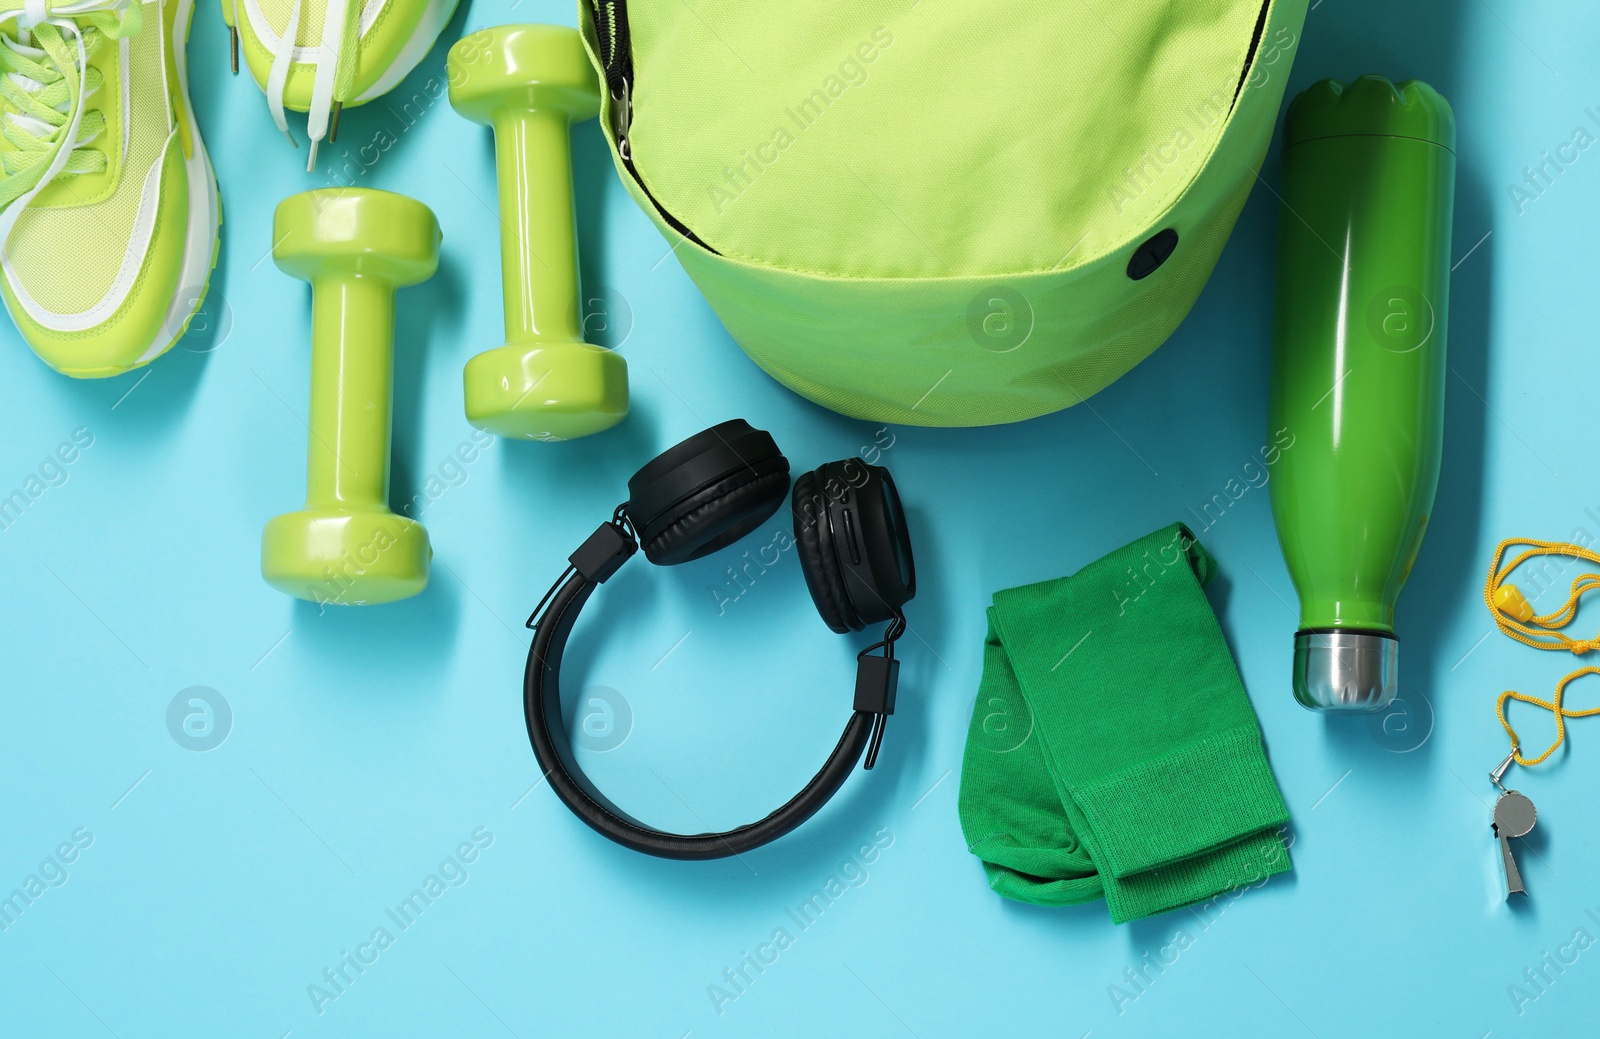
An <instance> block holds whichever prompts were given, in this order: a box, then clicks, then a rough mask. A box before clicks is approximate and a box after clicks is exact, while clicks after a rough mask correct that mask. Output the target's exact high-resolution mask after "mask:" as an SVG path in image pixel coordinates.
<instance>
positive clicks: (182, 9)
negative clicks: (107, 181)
mask: <svg viewBox="0 0 1600 1039" xmlns="http://www.w3.org/2000/svg"><path fill="white" fill-rule="evenodd" d="M193 20H194V0H178V16H177V17H176V18H174V19H173V20H172V41H171V42H172V54H173V58H174V60H175V61H176V62H177V66H178V90H179V92H180V93H181V94H182V95H183V110H184V112H185V113H186V114H187V115H188V119H189V139H190V141H191V142H192V143H193V146H192V147H191V148H190V154H189V157H188V158H187V159H185V160H184V169H185V172H186V173H187V174H188V177H189V236H188V239H187V241H186V242H185V244H184V250H183V268H182V269H181V270H180V272H179V274H178V292H177V294H176V295H174V296H173V298H172V305H171V307H169V308H168V310H167V316H166V318H165V319H163V321H162V322H161V329H162V331H161V333H160V334H159V335H158V336H157V338H156V341H155V342H154V343H153V344H151V346H150V349H148V350H146V351H145V352H144V354H143V355H141V356H140V358H139V359H138V360H137V361H136V362H134V367H138V366H140V365H145V364H149V363H150V362H151V361H153V360H155V359H156V358H157V357H160V356H161V355H162V354H164V353H166V352H167V351H168V350H170V349H172V348H173V347H174V346H175V345H177V342H178V340H180V339H182V338H183V337H184V335H185V334H187V332H188V331H189V322H191V321H193V320H194V316H195V314H197V313H199V312H200V307H201V306H202V305H203V304H204V303H205V299H206V294H207V293H208V292H209V291H210V288H211V272H212V271H214V270H215V269H216V266H217V255H218V252H219V250H220V248H221V244H222V240H221V234H220V232H221V230H222V198H221V195H220V193H219V192H218V191H217V175H216V172H215V171H214V170H213V169H212V168H211V156H210V155H208V154H207V153H206V146H205V141H203V140H202V139H201V137H200V122H199V120H198V119H196V118H195V111H194V105H193V103H192V102H191V101H190V99H189V29H190V25H191V23H192V22H193ZM196 188H202V189H203V190H196ZM197 289H198V291H196V290H197Z"/></svg>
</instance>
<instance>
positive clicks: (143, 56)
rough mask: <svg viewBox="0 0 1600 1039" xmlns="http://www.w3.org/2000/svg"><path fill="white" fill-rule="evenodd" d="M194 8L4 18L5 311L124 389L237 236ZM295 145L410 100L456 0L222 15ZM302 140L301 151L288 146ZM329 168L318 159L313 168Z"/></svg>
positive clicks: (349, 0) (341, 1)
mask: <svg viewBox="0 0 1600 1039" xmlns="http://www.w3.org/2000/svg"><path fill="white" fill-rule="evenodd" d="M194 2H195V0H0V269H3V274H4V277H3V278H0V296H3V298H4V300H5V305H6V309H7V310H9V311H10V313H11V317H12V320H13V321H14V322H15V323H16V325H17V329H18V330H19V331H20V332H21V333H22V337H23V339H24V340H26V341H27V343H28V345H29V346H31V347H32V348H33V350H34V352H35V353H37V354H38V355H39V356H40V357H41V358H43V359H44V360H45V362H46V363H48V364H49V365H50V366H51V367H53V368H55V369H56V370H58V371H61V372H64V373H66V374H68V375H73V376H78V377H81V378H96V377H102V376H110V375H118V374H120V373H122V372H126V371H128V370H129V369H132V368H137V367H139V366H140V365H143V364H147V363H148V362H150V361H152V360H154V359H155V358H157V357H159V356H160V355H161V354H163V353H165V352H166V351H167V350H168V349H170V348H171V347H172V346H173V344H175V343H176V342H177V341H178V339H180V338H181V337H182V336H183V334H184V331H185V330H186V329H187V327H188V325H189V322H190V320H191V319H192V318H193V317H194V315H195V313H196V312H197V311H198V310H199V309H200V306H201V304H202V303H203V302H204V299H205V294H206V289H207V287H208V283H209V281H210V277H211V270H212V268H213V267H214V266H215V263H216V255H217V231H218V228H219V226H220V225H221V222H222V210H221V203H220V200H219V198H218V194H217V181H216V175H215V174H214V172H213V171H212V168H211V162H210V159H209V158H208V157H207V155H206V150H205V145H204V143H203V142H202V141H201V139H200V132H199V128H198V127H197V126H196V125H195V120H194V110H193V107H192V106H191V105H190V102H189V83H188V62H187V58H186V53H185V52H186V48H187V44H188V37H189V23H190V20H191V18H192V16H193V14H194ZM222 7H223V20H224V21H225V22H226V23H227V25H228V27H229V29H230V33H231V35H232V42H233V46H234V48H235V50H234V55H235V58H234V60H235V71H237V55H238V51H239V49H240V47H241V45H242V50H243V52H244V56H245V58H246V61H247V63H248V65H249V68H250V70H251V72H252V73H253V74H254V76H255V78H256V80H257V82H258V83H260V84H261V86H262V89H263V90H264V91H265V92H266V94H267V99H268V102H269V105H270V107H271V109H272V114H273V119H274V121H275V122H276V123H277V124H278V126H279V127H280V128H283V129H284V130H285V132H287V120H286V117H285V115H284V111H285V109H296V110H299V111H309V112H310V113H311V114H310V118H309V120H308V131H309V135H310V137H311V139H312V142H313V154H314V146H315V142H316V141H318V140H320V139H321V138H322V137H323V136H324V135H325V134H326V133H327V132H328V129H329V123H330V116H333V117H336V114H337V111H338V109H339V108H340V107H342V106H343V105H355V104H360V103H361V102H363V101H367V100H370V99H371V98H373V97H376V96H378V95H379V94H382V93H383V92H384V91H386V90H388V89H390V88H391V87H393V86H394V85H395V84H397V83H398V82H399V81H400V80H401V79H402V78H404V76H405V74H406V73H407V72H409V71H411V69H412V68H413V67H414V66H415V65H416V64H417V63H418V62H419V61H421V60H422V58H423V56H424V55H425V54H426V53H427V52H428V50H429V48H430V47H431V46H432V45H433V42H434V39H435V38H436V37H437V36H438V34H439V31H440V30H441V29H443V27H444V25H445V23H446V22H447V21H448V20H449V18H450V14H451V12H452V11H453V10H454V8H455V0H222ZM290 136H291V139H292V138H293V135H292V134H291V135H290ZM313 163H314V159H313Z"/></svg>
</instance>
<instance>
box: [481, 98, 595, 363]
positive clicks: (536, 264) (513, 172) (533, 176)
mask: <svg viewBox="0 0 1600 1039" xmlns="http://www.w3.org/2000/svg"><path fill="white" fill-rule="evenodd" d="M494 152H495V165H496V167H497V172H498V173H499V178H498V179H499V183H500V261H501V262H500V269H501V278H502V279H503V293H504V300H505V315H506V341H507V342H508V343H535V342H539V341H541V340H549V341H561V342H577V341H580V340H582V339H583V328H582V327H581V324H580V322H579V320H578V229H577V223H576V220H575V218H574V216H573V206H572V138H571V126H570V124H569V123H568V121H567V116H566V113H564V112H561V111H558V110H555V109H537V110H529V109H503V110H501V111H500V112H498V113H496V115H495V119H494Z"/></svg>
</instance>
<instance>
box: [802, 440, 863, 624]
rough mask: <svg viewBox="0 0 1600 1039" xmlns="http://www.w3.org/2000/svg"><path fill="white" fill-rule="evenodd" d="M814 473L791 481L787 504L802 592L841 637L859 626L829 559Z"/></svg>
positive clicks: (823, 511) (834, 561)
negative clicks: (803, 584)
mask: <svg viewBox="0 0 1600 1039" xmlns="http://www.w3.org/2000/svg"><path fill="white" fill-rule="evenodd" d="M817 472H820V470H818V471H817ZM817 472H809V473H806V474H805V475H803V476H801V477H800V478H799V479H798V480H796V481H795V482H794V497H793V499H792V500H791V502H790V507H791V509H792V510H793V512H794V541H795V545H796V546H798V548H799V552H800V570H801V572H802V573H804V574H805V578H806V589H807V590H808V591H810V592H811V601H812V602H814V603H816V605H817V613H818V614H820V615H821V617H822V623H824V624H826V625H827V626H828V627H829V628H831V629H832V630H833V631H835V632H837V633H839V634H840V635H843V634H846V633H847V632H851V631H860V630H861V625H860V624H859V623H853V622H852V621H853V614H852V612H851V610H850V598H849V596H848V594H847V593H846V592H845V587H844V575H843V574H842V573H840V571H839V561H838V560H837V559H835V558H834V557H833V545H832V543H831V538H829V537H827V536H825V528H826V527H827V526H828V508H827V505H826V504H821V505H820V507H819V503H822V501H823V499H822V497H821V496H820V494H819V493H818V491H817V487H818V481H817Z"/></svg>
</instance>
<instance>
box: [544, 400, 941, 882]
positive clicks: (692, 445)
mask: <svg viewBox="0 0 1600 1039" xmlns="http://www.w3.org/2000/svg"><path fill="white" fill-rule="evenodd" d="M855 467H859V468H855ZM788 474H789V463H788V460H787V459H785V458H784V457H783V455H782V453H781V452H779V451H778V448H777V444H776V443H774V442H773V440H772V437H771V436H770V435H769V434H767V433H766V432H764V431H762V430H758V429H754V428H752V427H751V426H750V425H749V423H747V422H744V421H743V420H734V421H732V422H724V423H722V424H720V425H717V426H713V427H712V428H710V429H708V430H705V431H703V432H701V433H698V434H696V435H695V436H693V437H690V438H689V439H688V440H685V441H684V442H683V443H681V444H678V445H677V446H676V447H673V448H671V449H670V450H668V451H666V452H664V453H663V454H661V455H660V456H658V457H657V458H655V459H654V460H652V461H651V462H649V463H648V464H646V465H645V466H643V467H642V468H640V469H639V471H638V472H636V473H635V474H634V475H633V478H632V479H630V480H629V481H628V490H629V500H628V501H627V502H625V503H623V504H622V505H619V506H618V507H617V509H616V511H615V512H614V513H613V514H612V517H611V519H610V520H609V521H607V522H605V523H602V524H601V525H600V526H599V527H598V528H597V529H596V530H595V532H594V533H593V534H591V535H590V536H589V537H588V538H587V539H586V540H585V541H584V543H583V544H582V545H580V546H579V547H578V550H577V551H576V552H574V553H572V555H571V556H570V557H568V562H569V566H568V568H567V571H566V572H565V573H563V574H562V575H561V577H560V578H558V579H557V580H556V583H555V585H554V586H552V587H551V589H550V591H549V592H547V593H546V594H545V597H544V599H543V600H541V601H540V603H539V606H538V607H537V608H536V609H535V610H534V612H533V615H532V616H530V617H529V618H528V627H530V628H533V629H534V635H533V642H532V644H531V645H530V646H529V647H528V662H527V667H526V669H525V670H524V672H523V713H524V717H525V720H526V722H527V727H528V740H529V742H530V744H531V745H532V746H533V752H534V757H535V758H536V759H537V760H538V762H539V767H540V768H541V769H542V770H543V771H544V774H545V777H546V778H547V779H548V780H549V782H550V787H551V789H553V790H554V791H555V792H556V796H557V797H559V798H560V799H561V801H562V803H564V804H565V805H566V806H567V807H568V808H570V809H571V810H572V812H573V814H575V815H577V816H578V818H580V819H582V820H583V821H584V822H585V823H587V824H588V825H589V826H590V827H591V828H592V829H594V830H595V831H596V832H597V833H600V834H601V835H602V836H604V837H607V838H609V839H610V840H613V841H615V842H616V843H618V844H621V845H623V846H624V847H628V848H632V849H634V850H635V851H641V852H644V853H646V854H649V855H656V856H660V857H662V858H671V859H714V858H722V857H724V856H728V855H737V854H740V853H742V852H745V851H749V850H750V849H752V848H756V847H759V846H760V845H762V844H766V843H767V842H769V841H773V840H776V839H777V838H779V837H782V836H783V835H784V834H786V833H788V832H789V831H790V830H793V829H794V828H795V827H796V826H799V825H800V824H801V823H803V822H805V821H806V820H807V819H809V818H810V817H811V816H812V815H813V814H815V812H816V811H817V809H819V808H821V807H822V806H823V805H824V804H826V803H827V801H828V799H829V798H831V797H832V796H833V795H834V794H835V793H836V792H837V791H838V789H839V788H840V786H842V785H843V784H844V781H845V779H846V778H848V777H849V775H850V772H851V770H852V769H854V767H855V764H856V762H857V760H859V759H860V758H861V755H862V752H863V751H864V750H865V751H866V754H867V758H866V766H865V767H866V768H868V769H870V768H872V766H873V764H874V763H875V761H876V758H877V754H878V746H879V744H880V742H881V740H882V738H883V730H884V725H885V723H886V721H887V719H888V716H889V715H890V714H892V713H894V701H895V691H896V687H897V685H898V681H899V668H900V664H899V661H897V660H895V659H894V642H895V639H897V638H898V637H899V636H900V635H901V633H903V632H904V631H905V618H904V616H903V615H902V614H901V613H900V607H901V606H902V605H904V603H905V602H906V601H907V600H909V599H910V598H911V596H912V594H913V593H914V590H915V587H916V578H915V574H914V572H913V570H912V561H911V547H910V537H909V534H908V533H907V532H906V528H905V519H904V515H903V513H902V512H901V510H900V499H899V495H898V493H896V491H895V487H894V481H893V480H892V479H890V477H889V474H888V471H887V470H885V469H882V468H879V467H877V466H869V465H866V464H865V463H863V462H860V461H859V460H855V459H851V460H846V461H842V462H830V463H828V464H827V465H824V466H823V467H821V468H820V469H818V470H816V471H815V472H812V473H807V474H806V475H804V476H802V477H801V479H800V480H799V481H798V482H797V483H796V484H795V493H794V496H793V499H792V501H791V511H792V512H793V514H794V519H795V535H796V538H795V539H796V542H797V544H798V545H799V546H800V552H799V555H800V558H801V565H802V568H803V569H804V571H805V578H806V585H807V587H808V588H809V589H810V591H811V593H812V597H813V599H814V600H815V602H816V604H817V608H818V610H819V611H820V612H821V613H822V615H823V619H824V620H825V621H826V622H827V623H828V626H829V627H831V628H833V629H834V630H835V631H839V632H845V631H859V630H861V629H862V628H863V627H864V626H865V625H866V624H869V623H874V622H876V621H883V620H887V621H890V624H889V627H888V629H887V631H886V632H885V634H884V638H883V640H882V641H880V642H877V643H875V644H873V645H871V646H868V647H867V648H866V649H864V650H862V651H861V653H860V654H858V658H857V670H856V689H855V701H854V704H853V712H852V714H851V716H850V720H849V721H848V723H846V725H845V729H844V732H843V734H842V735H841V736H840V737H839V742H838V744H837V745H835V747H834V748H833V752H832V753H831V754H829V755H828V759H827V761H825V762H824V763H823V765H822V767H821V769H819V770H818V771H817V773H816V775H814V776H813V777H812V778H811V781H810V782H808V783H807V784H806V785H805V787H804V788H802V789H801V790H800V792H799V793H797V794H796V795H795V796H794V797H792V798H790V799H789V800H788V801H787V802H786V803H785V804H783V805H782V806H780V807H779V808H778V809H777V810H775V811H773V812H772V813H770V814H768V815H767V816H765V817H763V818H761V819H758V820H756V821H755V822H752V823H749V824H747V825H744V826H740V827H737V828H735V829H732V830H727V831H723V832H710V833H699V834H675V833H668V832H666V831H664V830H658V829H655V828H653V827H650V826H647V825H645V824H644V823H642V822H639V821H638V820H636V819H634V818H632V817H631V816H629V815H628V814H627V813H626V812H624V811H622V810H621V809H620V808H618V807H617V806H616V805H614V804H612V803H611V801H609V800H608V799H607V798H606V797H605V796H604V795H603V794H601V793H600V792H599V791H598V790H597V789H595V787H594V785H593V784H592V783H590V782H589V781H588V779H587V777H585V776H584V774H583V771H582V769H580V768H579V767H578V763H577V759H576V756H575V755H574V754H573V752H572V747H571V745H570V742H569V740H568V738H567V729H566V723H565V719H564V718H563V717H562V714H561V689H560V679H561V660H562V656H563V655H564V653H565V651H566V646H567V639H568V638H569V637H570V635H571V634H572V628H573V625H574V624H575V623H576V622H577V619H578V615H579V613H580V612H581V611H582V609H583V607H584V604H585V603H587V602H588V600H589V597H590V596H591V595H592V594H594V591H595V589H597V588H598V587H599V586H600V585H601V584H603V583H604V582H605V581H606V580H607V579H609V578H610V577H611V575H612V574H614V573H616V571H617V570H618V569H619V568H620V567H621V566H622V564H624V563H626V562H627V561H628V560H629V559H630V558H632V557H633V555H634V554H635V553H636V552H637V551H638V550H639V548H640V547H641V542H642V545H643V548H644V552H645V555H646V556H647V557H649V558H650V559H651V561H652V562H657V563H664V564H672V563H678V562H683V561H685V560H688V559H694V558H697V557H698V556H700V555H705V554H707V553H709V552H712V551H715V550H716V549H718V548H721V547H723V546H724V545H726V544H729V543H731V542H732V541H734V540H737V538H739V537H742V536H743V535H744V534H746V533H748V532H749V531H750V530H753V529H754V528H755V527H756V526H759V525H760V524H761V523H762V522H764V521H765V520H766V519H767V518H769V517H770V516H771V515H772V514H773V513H774V512H775V511H776V510H777V508H778V505H779V504H780V503H781V501H782V497H783V495H784V493H785V492H786V491H787V489H788V481H789V475H788ZM841 480H843V483H840V481H841ZM875 650H881V651H882V653H881V655H878V654H875V652H874V651H875Z"/></svg>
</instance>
